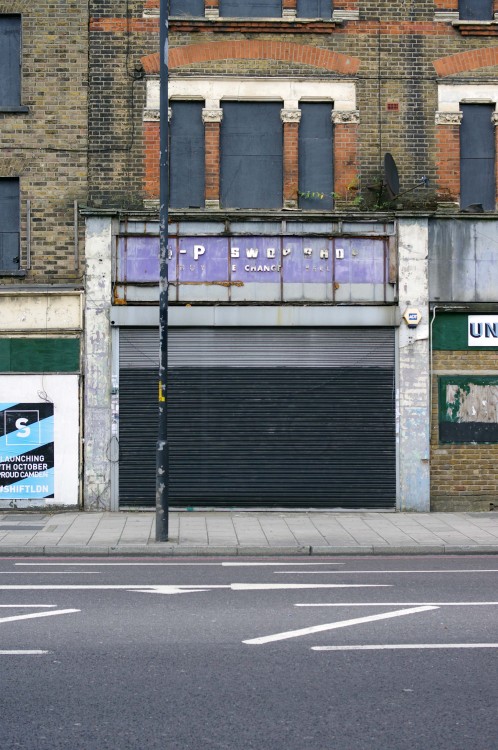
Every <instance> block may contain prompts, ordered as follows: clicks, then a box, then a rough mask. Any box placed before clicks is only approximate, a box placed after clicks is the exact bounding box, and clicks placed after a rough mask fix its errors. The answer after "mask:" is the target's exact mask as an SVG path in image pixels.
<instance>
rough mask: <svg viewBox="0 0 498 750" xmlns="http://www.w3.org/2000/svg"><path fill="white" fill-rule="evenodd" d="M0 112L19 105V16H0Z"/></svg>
mask: <svg viewBox="0 0 498 750" xmlns="http://www.w3.org/2000/svg"><path fill="white" fill-rule="evenodd" d="M0 70H1V75H0V110H1V109H2V107H18V106H19V105H20V103H21V16H9V15H0Z"/></svg>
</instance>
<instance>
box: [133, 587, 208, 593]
mask: <svg viewBox="0 0 498 750" xmlns="http://www.w3.org/2000/svg"><path fill="white" fill-rule="evenodd" d="M133 591H134V592H135V593H139V594H199V593H201V592H202V591H209V589H192V588H180V587H179V586H153V587H151V588H147V589H133Z"/></svg>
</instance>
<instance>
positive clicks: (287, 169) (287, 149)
mask: <svg viewBox="0 0 498 750" xmlns="http://www.w3.org/2000/svg"><path fill="white" fill-rule="evenodd" d="M281 118H282V122H283V124H284V186H283V187H284V207H285V208H297V205H298V195H297V191H298V187H299V184H298V183H299V155H298V154H299V122H300V120H301V110H300V109H283V110H282V112H281Z"/></svg>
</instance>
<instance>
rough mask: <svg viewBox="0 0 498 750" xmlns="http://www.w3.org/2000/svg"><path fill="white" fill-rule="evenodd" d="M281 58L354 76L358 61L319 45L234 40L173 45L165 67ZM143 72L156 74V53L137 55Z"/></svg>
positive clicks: (157, 58) (157, 54) (157, 61)
mask: <svg viewBox="0 0 498 750" xmlns="http://www.w3.org/2000/svg"><path fill="white" fill-rule="evenodd" d="M240 59H242V60H282V61H289V62H293V63H302V64H303V65H310V66H312V67H314V68H321V69H322V70H330V71H333V72H334V73H340V74H342V75H348V74H349V75H354V74H355V73H357V72H358V68H359V67H360V60H359V58H357V57H352V56H350V55H342V54H341V53H340V52H330V50H326V49H322V48H321V47H312V46H310V45H305V44H292V43H291V42H277V41H265V40H238V41H227V42H208V43H206V44H189V45H186V46H184V47H175V48H174V49H170V52H169V67H170V68H179V67H183V66H185V65H193V64H195V63H203V62H210V61H214V60H240ZM141 62H142V65H143V66H144V70H145V72H146V73H149V74H154V73H157V74H158V73H159V53H158V52H157V53H155V54H153V55H146V56H145V57H142V58H141Z"/></svg>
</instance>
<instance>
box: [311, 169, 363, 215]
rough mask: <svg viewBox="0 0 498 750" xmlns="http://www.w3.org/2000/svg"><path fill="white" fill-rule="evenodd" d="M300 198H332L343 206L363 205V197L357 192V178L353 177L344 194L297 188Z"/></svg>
mask: <svg viewBox="0 0 498 750" xmlns="http://www.w3.org/2000/svg"><path fill="white" fill-rule="evenodd" d="M297 193H298V195H299V197H300V198H307V199H311V200H322V201H323V200H325V199H326V198H332V199H333V200H334V202H338V203H341V204H342V205H343V206H344V207H351V208H358V209H361V208H363V207H364V202H365V201H364V198H363V196H362V194H361V193H360V192H359V185H358V179H357V178H356V177H355V178H354V179H353V180H351V182H350V183H349V184H348V185H346V191H345V193H344V194H341V193H336V192H332V193H323V192H320V191H316V190H298V191H297Z"/></svg>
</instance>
